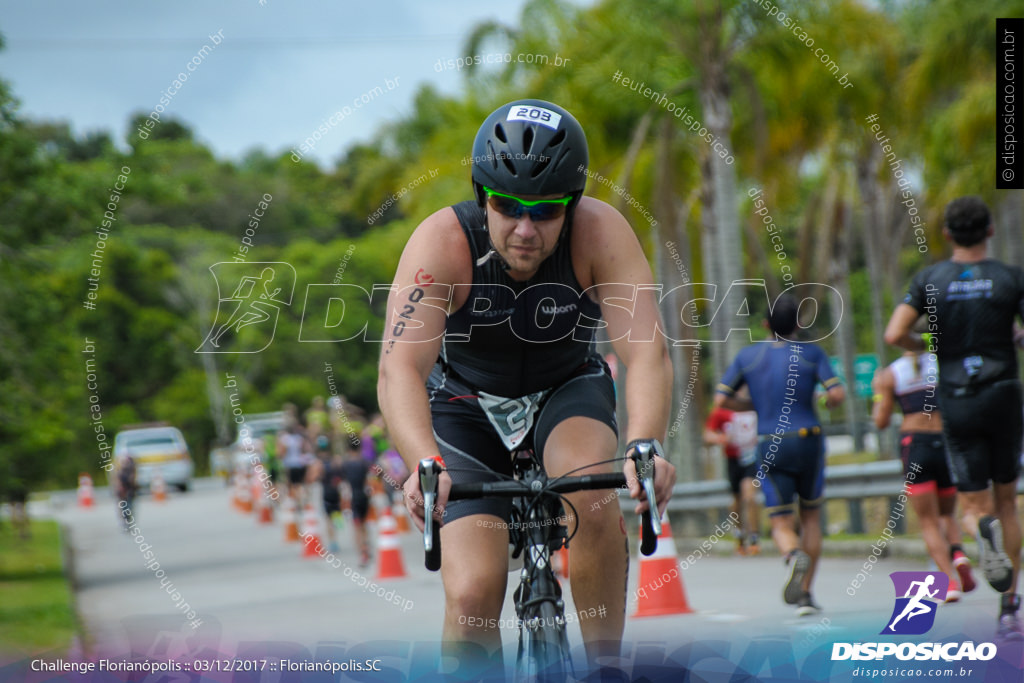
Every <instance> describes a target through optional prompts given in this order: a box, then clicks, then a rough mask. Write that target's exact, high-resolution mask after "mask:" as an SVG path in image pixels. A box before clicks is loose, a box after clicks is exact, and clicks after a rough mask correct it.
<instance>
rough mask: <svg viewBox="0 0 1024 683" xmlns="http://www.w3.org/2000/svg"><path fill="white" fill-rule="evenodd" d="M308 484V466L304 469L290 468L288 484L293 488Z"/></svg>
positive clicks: (304, 466)
mask: <svg viewBox="0 0 1024 683" xmlns="http://www.w3.org/2000/svg"><path fill="white" fill-rule="evenodd" d="M305 482H306V465H303V466H302V467H289V468H288V483H289V484H291V485H292V486H298V485H300V484H304V483H305Z"/></svg>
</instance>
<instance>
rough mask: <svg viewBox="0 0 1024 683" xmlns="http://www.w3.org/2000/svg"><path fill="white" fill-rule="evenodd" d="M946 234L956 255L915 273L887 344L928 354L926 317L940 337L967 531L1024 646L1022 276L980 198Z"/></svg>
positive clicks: (956, 203)
mask: <svg viewBox="0 0 1024 683" xmlns="http://www.w3.org/2000/svg"><path fill="white" fill-rule="evenodd" d="M943 234H944V235H945V236H946V238H947V239H949V240H951V241H952V242H953V255H952V257H951V258H950V259H949V260H948V261H942V262H940V263H936V264H934V265H931V266H929V267H927V268H925V269H924V270H922V271H921V272H919V273H918V274H917V275H915V276H914V279H913V280H912V282H911V283H910V288H909V290H908V292H907V295H906V297H905V298H904V300H903V303H901V304H899V306H897V307H896V310H895V311H894V312H893V314H892V318H891V319H890V320H889V325H888V326H887V327H886V330H885V340H886V341H887V342H888V343H890V344H895V345H898V346H902V347H903V348H906V349H909V350H911V351H921V350H924V343H923V341H922V339H921V337H920V336H919V335H914V334H911V328H912V327H913V325H914V323H915V322H916V321H917V319H918V318H919V317H921V316H922V315H924V316H927V322H928V325H929V327H928V331H929V332H930V333H932V334H934V335H936V336H935V341H934V343H933V345H932V346H933V347H934V351H935V353H936V355H937V357H938V361H939V390H938V398H939V408H940V409H941V410H942V418H943V431H944V433H945V436H946V448H947V452H948V456H949V460H950V471H951V473H952V475H953V480H954V482H955V483H956V486H957V489H958V491H959V492H960V499H961V501H962V503H963V522H964V530H965V531H966V532H967V533H969V534H970V535H971V536H973V537H974V538H976V539H977V540H978V548H979V552H980V555H981V558H980V565H981V570H982V572H983V573H984V574H985V578H986V579H987V580H988V582H989V584H990V585H991V586H992V588H993V589H995V590H996V591H998V592H1000V593H1002V596H1001V604H1000V614H999V633H1000V634H1001V635H1003V636H1005V637H1008V638H1014V639H1020V638H1024V632H1022V630H1021V624H1020V619H1019V617H1018V615H1017V611H1018V609H1019V607H1020V596H1019V595H1018V594H1017V593H1016V586H1017V573H1018V570H1019V568H1020V546H1021V531H1020V523H1019V521H1018V519H1017V477H1018V474H1019V471H1020V451H1021V438H1022V435H1024V419H1022V399H1021V384H1020V380H1019V376H1018V369H1017V354H1016V349H1015V348H1014V329H1013V325H1014V318H1015V317H1017V316H1020V317H1021V318H1022V319H1024V271H1021V269H1020V268H1016V267H1013V266H1008V265H1006V264H1003V263H1001V262H999V261H996V260H995V259H990V258H988V245H987V242H988V238H989V237H991V236H992V222H991V219H990V216H989V211H988V207H986V206H985V203H984V202H983V201H982V200H981V199H979V198H978V197H960V198H959V199H955V200H953V201H952V202H950V203H949V204H948V205H947V206H946V224H945V227H944V228H943ZM990 482H991V483H990Z"/></svg>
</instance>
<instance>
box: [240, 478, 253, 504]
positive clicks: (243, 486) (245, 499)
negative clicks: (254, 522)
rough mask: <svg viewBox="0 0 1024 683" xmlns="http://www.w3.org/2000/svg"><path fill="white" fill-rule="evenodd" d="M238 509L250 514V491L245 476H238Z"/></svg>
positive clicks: (247, 479)
mask: <svg viewBox="0 0 1024 683" xmlns="http://www.w3.org/2000/svg"><path fill="white" fill-rule="evenodd" d="M238 509H239V510H241V511H242V512H244V513H246V514H248V513H250V512H252V491H250V490H249V477H248V475H245V474H242V475H239V482H238Z"/></svg>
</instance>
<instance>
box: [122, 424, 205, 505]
mask: <svg viewBox="0 0 1024 683" xmlns="http://www.w3.org/2000/svg"><path fill="white" fill-rule="evenodd" d="M128 453H130V454H131V456H132V458H134V459H135V466H136V470H137V472H138V474H137V478H136V481H137V483H138V485H139V486H140V487H146V488H148V487H149V486H150V484H152V482H153V479H154V477H155V474H156V472H157V470H159V471H160V474H161V476H163V480H164V483H165V484H166V485H167V486H177V487H178V488H179V489H181V490H182V491H188V489H189V487H190V486H191V485H192V472H193V470H194V469H195V467H194V465H193V463H192V456H191V455H190V454H189V451H188V444H186V443H185V437H184V436H182V435H181V431H180V430H179V429H178V428H177V427H171V426H167V425H160V426H150V425H138V426H128V427H125V428H124V429H122V430H121V431H119V432H118V433H117V436H115V437H114V462H115V463H117V462H119V461H120V459H121V458H123V457H124V456H125V455H126V454H128ZM115 467H116V465H115Z"/></svg>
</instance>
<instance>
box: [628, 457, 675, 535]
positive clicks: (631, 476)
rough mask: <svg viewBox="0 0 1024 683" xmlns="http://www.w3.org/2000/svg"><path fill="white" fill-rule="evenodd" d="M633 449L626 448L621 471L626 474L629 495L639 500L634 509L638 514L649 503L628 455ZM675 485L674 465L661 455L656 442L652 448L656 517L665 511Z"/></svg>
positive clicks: (646, 508)
mask: <svg viewBox="0 0 1024 683" xmlns="http://www.w3.org/2000/svg"><path fill="white" fill-rule="evenodd" d="M645 441H646V439H645ZM652 441H653V440H652ZM631 443H632V442H631ZM654 443H656V444H657V442H656V441H654ZM633 450H634V449H632V448H631V449H627V451H626V456H627V457H626V462H625V464H624V465H623V467H622V472H623V474H625V475H626V484H627V486H628V487H629V497H630V498H636V499H637V500H638V501H639V502H638V503H637V505H636V509H635V512H636V514H638V515H639V514H640V513H642V512H644V511H645V510H648V509H649V508H650V504H649V503H648V501H647V494H646V493H645V492H644V489H643V485H642V484H641V483H640V479H639V478H638V477H637V472H636V463H635V462H634V461H633V460H632V459H631V458H630V457H629V456H632V455H633ZM675 485H676V468H675V465H673V464H672V463H670V462H669V461H668V460H665V458H664V457H662V455H661V448H660V444H658V446H657V447H656V448H655V450H654V496H655V498H657V502H658V517H661V515H662V514H664V512H665V508H666V507H668V501H669V498H671V497H672V488H673V487H674V486H675Z"/></svg>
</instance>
